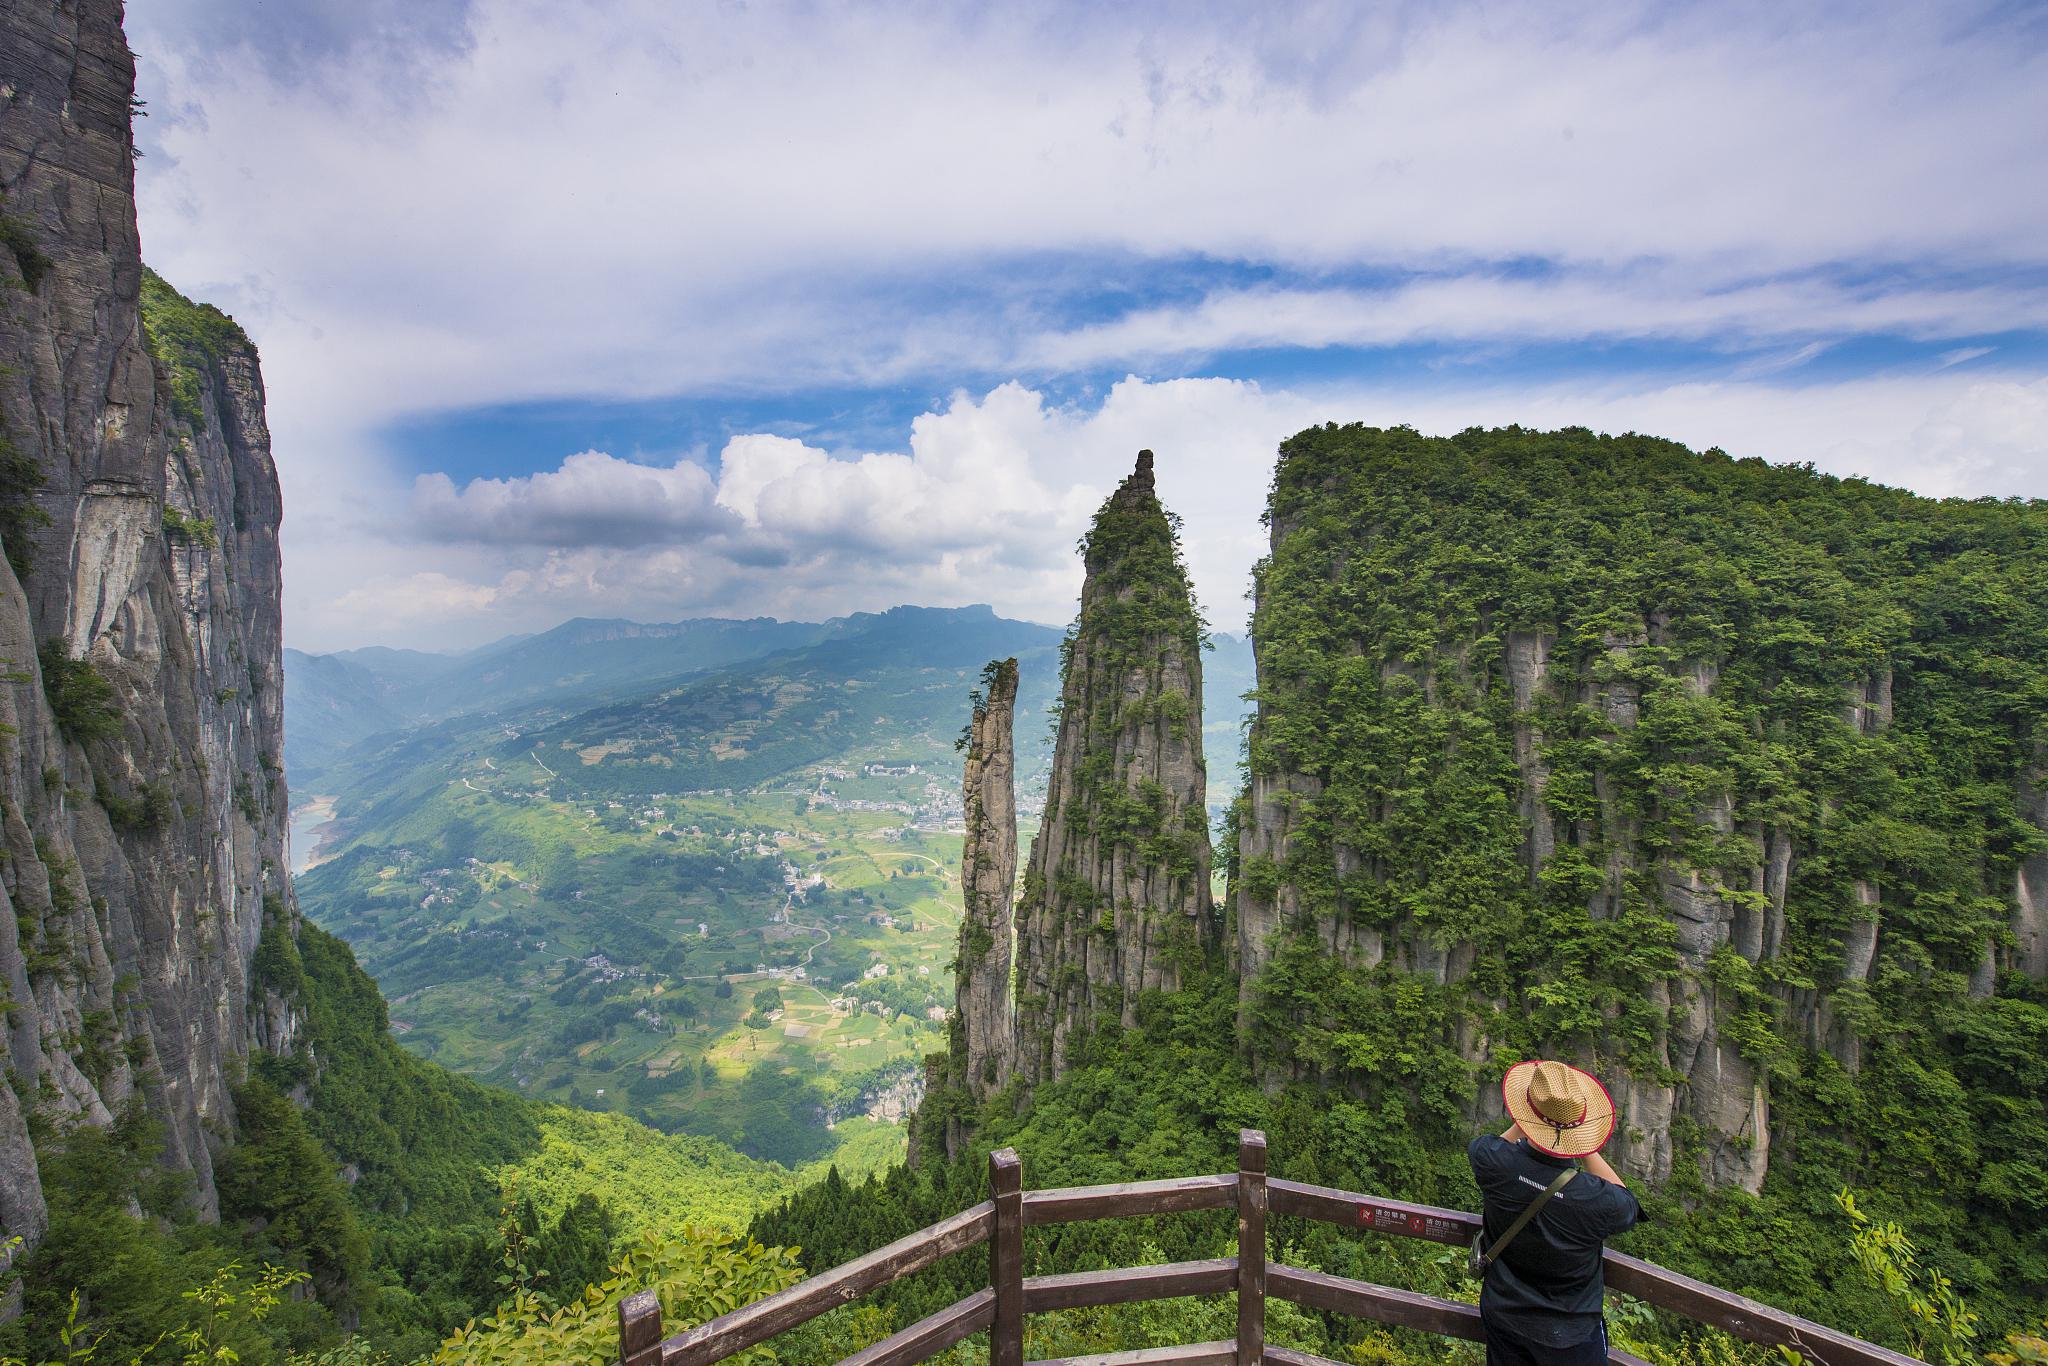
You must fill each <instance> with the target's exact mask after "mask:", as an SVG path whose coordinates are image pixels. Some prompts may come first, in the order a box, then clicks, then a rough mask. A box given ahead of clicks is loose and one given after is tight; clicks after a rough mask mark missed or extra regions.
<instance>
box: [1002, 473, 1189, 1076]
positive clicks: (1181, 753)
mask: <svg viewBox="0 0 2048 1366" xmlns="http://www.w3.org/2000/svg"><path fill="white" fill-rule="evenodd" d="M1082 559H1083V562H1084V565H1085V567H1086V570H1087V577H1086V579H1085V580H1084V581H1083V584H1082V588H1081V610H1080V615H1079V617H1078V619H1077V620H1076V622H1075V624H1074V629H1073V631H1072V632H1071V634H1070V635H1069V636H1068V638H1067V642H1066V646H1065V650H1064V656H1065V662H1064V669H1063V672H1062V677H1061V687H1060V703H1059V705H1060V719H1059V730H1058V737H1057V740H1056V741H1055V746H1054V751H1053V767H1052V775H1051V778H1050V780H1049V783H1048V788H1047V793H1046V803H1045V811H1044V816H1043V819H1042V821H1041V824H1040V827H1039V832H1038V837H1037V839H1036V840H1035V841H1034V842H1033V845H1032V849H1031V862H1030V866H1029V869H1028V870H1027V871H1026V873H1025V877H1024V887H1023V891H1022V895H1021V897H1020V900H1019V903H1018V906H1017V913H1016V923H1017V971H1016V977H1017V999H1016V1028H1015V1033H1014V1038H1013V1051H1012V1054H1011V1066H1012V1067H1013V1069H1014V1070H1015V1072H1016V1074H1017V1075H1018V1076H1019V1077H1021V1078H1022V1079H1023V1080H1025V1081H1027V1082H1036V1081H1041V1080H1044V1079H1046V1078H1048V1077H1052V1076H1056V1075H1058V1074H1059V1073H1060V1072H1062V1071H1064V1070H1065V1069H1066V1067H1067V1066H1068V1065H1069V1063H1070V1061H1071V1060H1072V1058H1073V1057H1074V1054H1075V1050H1076V1046H1077V1045H1078V1044H1079V1043H1080V1042H1081V1041H1082V1040H1083V1039H1085V1038H1086V1037H1088V1036H1089V1035H1091V1034H1092V1033H1094V1032H1095V1031H1097V1030H1099V1029H1101V1028H1104V1027H1112V1028H1113V1027H1116V1026H1129V1025H1131V1024H1133V1023H1134V1022H1135V1015H1134V1009H1135V1005H1136V1000H1137V997H1138V995H1139V993H1140V992H1145V991H1158V990H1166V991H1171V990H1174V989H1176V988H1178V987H1179V986H1180V985H1181V982H1182V980H1183V979H1184V977H1185V975H1186V974H1187V972H1188V971H1189V970H1190V969H1191V968H1193V967H1195V966H1196V965H1198V964H1199V963H1200V962H1201V961H1202V960H1203V957H1204V956H1205V955H1206V954H1207V953H1208V952H1209V951H1210V950H1211V949H1212V947H1213V946H1214V945H1215V943H1216V940H1217V927H1216V917H1215V908H1214V904H1213V902H1212V900H1211V898H1210V894H1209V868H1210V849H1209V828H1208V809H1207V796H1208V785H1207V773H1206V770H1205V768H1204V765H1203V759H1202V657H1201V651H1202V623H1201V619H1200V617H1199V616H1198V615H1197V613H1196V611H1195V604H1194V598H1193V595H1192V593H1191V592H1190V591H1189V588H1188V579H1187V571H1186V568H1185V566H1183V565H1182V563H1181V560H1180V551H1179V546H1178V543H1177V537H1176V523H1175V521H1174V519H1173V518H1172V516H1171V515H1170V514H1169V513H1168V512H1167V511H1166V509H1165V508H1164V507H1162V506H1161V505H1160V502H1159V496H1158V493H1157V491H1156V490H1155V488H1154V485H1153V472H1152V452H1150V451H1140V452H1139V453H1138V461H1137V466H1136V468H1135V469H1133V470H1132V471H1131V474H1130V476H1129V477H1128V478H1126V479H1125V480H1124V481H1123V482H1122V483H1121V484H1120V485H1118V486H1117V489H1116V492H1115V493H1114V494H1112V495H1111V496H1110V498H1109V501H1108V502H1106V503H1105V504H1103V506H1102V509H1101V510H1100V511H1099V512H1098V513H1096V516H1095V521H1094V523H1093V525H1092V526H1091V527H1090V528H1089V531H1088V535H1087V537H1086V538H1085V540H1084V541H1083V543H1082Z"/></svg>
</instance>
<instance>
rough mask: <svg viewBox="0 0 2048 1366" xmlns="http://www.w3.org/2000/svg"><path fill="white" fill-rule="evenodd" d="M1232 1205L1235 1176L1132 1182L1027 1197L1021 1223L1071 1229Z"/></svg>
mask: <svg viewBox="0 0 2048 1366" xmlns="http://www.w3.org/2000/svg"><path fill="white" fill-rule="evenodd" d="M1236 1199H1237V1173H1235V1172H1229V1173H1226V1174H1224V1175H1222V1176H1177V1177H1173V1178H1172V1179H1170V1180H1166V1181H1130V1182H1125V1183H1124V1184H1122V1185H1115V1186H1067V1187H1064V1188H1061V1189H1057V1190H1042V1191H1025V1192H1024V1222H1025V1223H1026V1224H1031V1225H1037V1224H1069V1223H1075V1222H1078V1221H1080V1220H1083V1219H1117V1218H1122V1217H1124V1216H1126V1215H1132V1214H1180V1213H1184V1212H1186V1211H1188V1210H1201V1209H1227V1208H1229V1206H1230V1205H1231V1203H1232V1202H1234V1201H1235V1200H1236Z"/></svg>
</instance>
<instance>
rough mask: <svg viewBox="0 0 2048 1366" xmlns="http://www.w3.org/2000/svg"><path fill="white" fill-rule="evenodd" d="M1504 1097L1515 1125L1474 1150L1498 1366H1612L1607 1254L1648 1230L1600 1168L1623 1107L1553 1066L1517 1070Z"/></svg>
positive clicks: (1491, 1353) (1485, 1293) (1574, 1072)
mask: <svg viewBox="0 0 2048 1366" xmlns="http://www.w3.org/2000/svg"><path fill="white" fill-rule="evenodd" d="M1501 1095H1502V1098H1503V1099H1504V1100H1505V1101H1506V1103H1507V1109H1508V1113H1509V1114H1510V1115H1512V1116H1513V1117H1514V1121H1515V1122H1514V1123H1512V1124H1510V1125H1509V1126H1508V1128H1507V1131H1506V1132H1505V1133H1503V1134H1501V1135H1499V1136H1497V1137H1496V1136H1494V1135H1492V1134H1485V1135H1482V1136H1480V1137H1479V1138H1475V1139H1473V1140H1472V1143H1471V1145H1470V1146H1469V1147H1468V1148H1467V1149H1466V1156H1467V1157H1468V1158H1469V1159H1470V1160H1471V1163H1472V1175H1473V1177H1474V1179H1476V1180H1477V1181H1478V1183H1479V1190H1480V1193H1481V1195H1482V1196H1483V1197H1484V1198H1485V1207H1484V1210H1485V1232H1484V1234H1483V1238H1482V1242H1481V1243H1480V1244H1479V1246H1478V1247H1477V1248H1476V1249H1475V1260H1474V1268H1475V1270H1476V1271H1478V1272H1479V1274H1480V1275H1481V1276H1482V1277H1483V1278H1484V1279H1483V1280H1482V1283H1481V1288H1480V1293H1479V1316H1480V1320H1481V1322H1482V1323H1483V1324H1484V1325H1485V1328H1486V1360H1487V1366H1554V1364H1555V1366H1564V1364H1565V1363H1569V1364H1570V1366H1579V1364H1580V1363H1585V1364H1586V1366H1593V1364H1594V1363H1601V1362H1605V1361H1606V1360H1607V1328H1606V1321H1605V1320H1604V1319H1603V1317H1602V1316H1601V1293H1602V1289H1603V1287H1602V1284H1601V1276H1600V1257H1601V1253H1602V1251H1603V1247H1602V1244H1603V1243H1604V1242H1605V1240H1606V1239H1608V1238H1611V1237H1613V1236H1614V1235H1615V1234H1618V1233H1623V1232H1626V1231H1627V1230H1629V1229H1631V1228H1633V1227H1635V1224H1636V1221H1637V1220H1639V1219H1640V1218H1642V1207H1641V1206H1640V1205H1638V1204H1637V1203H1636V1198H1635V1196H1633V1195H1631V1194H1630V1193H1629V1191H1628V1188H1627V1185H1626V1183H1624V1182H1623V1181H1622V1179H1621V1177H1620V1175H1619V1174H1618V1173H1616V1172H1615V1170H1614V1168H1613V1167H1612V1166H1610V1165H1609V1164H1608V1163H1607V1160H1606V1159H1605V1158H1603V1157H1601V1156H1600V1149H1601V1148H1602V1147H1603V1146H1605V1145H1606V1143H1607V1139H1608V1137H1609V1135H1611V1134H1612V1133H1613V1132H1614V1102H1613V1100H1612V1099H1611V1098H1609V1096H1608V1094H1607V1089H1606V1088H1605V1087H1603V1086H1602V1085H1601V1084H1600V1083H1599V1081H1598V1080H1597V1079H1596V1078H1594V1076H1593V1075H1592V1074H1591V1073H1589V1072H1583V1071H1581V1070H1579V1069H1578V1068H1576V1067H1573V1066H1571V1065H1569V1064H1567V1063H1562V1062H1547V1061H1545V1062H1533V1061H1532V1062H1524V1063H1518V1064H1517V1065H1516V1066H1514V1067H1512V1068H1510V1069H1509V1070H1508V1074H1507V1076H1506V1077H1504V1078H1502V1080H1501ZM1574 1159H1577V1160H1579V1161H1582V1162H1583V1163H1584V1170H1579V1169H1578V1168H1575V1167H1574V1166H1573V1161H1574ZM1532 1206H1534V1207H1535V1208H1534V1212H1533V1217H1528V1216H1530V1215H1531V1207H1532Z"/></svg>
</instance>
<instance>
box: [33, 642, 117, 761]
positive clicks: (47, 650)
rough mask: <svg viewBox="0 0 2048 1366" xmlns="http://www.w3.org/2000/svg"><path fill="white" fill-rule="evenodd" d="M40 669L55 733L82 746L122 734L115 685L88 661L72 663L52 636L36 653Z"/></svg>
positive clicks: (62, 646) (68, 653) (71, 659)
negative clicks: (115, 699)
mask: <svg viewBox="0 0 2048 1366" xmlns="http://www.w3.org/2000/svg"><path fill="white" fill-rule="evenodd" d="M36 657H37V659H38V660H39V661H40V662H41V664H42V667H43V695H44V696H45V697H47V698H49V700H50V710H51V712H52V713H54V714H55V715H56V718H57V729H58V730H60V731H62V732H63V733H64V736H65V738H66V739H69V740H76V741H78V742H79V743H80V744H85V743H86V742H88V741H92V740H108V739H112V738H113V737H114V736H116V735H119V734H120V733H121V711H120V708H119V707H118V706H117V705H116V704H115V701H114V685H113V684H112V683H111V682H109V681H108V680H107V676H106V675H105V674H103V673H101V672H100V671H99V670H98V669H97V668H95V667H94V666H93V663H92V661H91V660H87V659H73V658H72V657H71V651H70V650H69V649H68V648H67V647H66V646H65V644H64V641H63V639H62V638H60V637H58V636H51V637H50V638H49V639H48V640H46V641H44V642H43V647H42V649H40V650H38V651H37V652H36Z"/></svg>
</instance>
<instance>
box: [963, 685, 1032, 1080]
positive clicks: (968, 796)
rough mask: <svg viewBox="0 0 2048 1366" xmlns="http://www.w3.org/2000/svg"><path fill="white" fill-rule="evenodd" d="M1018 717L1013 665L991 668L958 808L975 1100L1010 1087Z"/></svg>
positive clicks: (967, 1037) (966, 1038)
mask: <svg viewBox="0 0 2048 1366" xmlns="http://www.w3.org/2000/svg"><path fill="white" fill-rule="evenodd" d="M1016 710H1017V661H1016V660H1014V659H1005V660H1001V661H998V662H996V663H992V664H990V665H989V666H988V668H987V669H986V670H984V671H983V673H982V691H981V693H980V694H979V696H978V698H977V700H976V702H975V705H974V716H973V720H972V721H971V722H970V723H969V730H968V739H967V768H966V776H965V779H964V781H963V794H962V795H963V797H964V802H963V805H964V806H965V808H966V812H967V838H966V841H965V843H964V844H963V845H962V846H961V851H960V891H961V896H962V900H963V904H964V908H965V914H964V915H962V917H961V920H960V959H959V966H958V967H957V968H956V969H955V977H954V989H955V1000H956V1005H955V1010H956V1012H957V1014H958V1015H959V1017H960V1021H961V1025H962V1043H963V1046H964V1048H965V1050H966V1056H965V1057H964V1058H963V1059H962V1063H963V1071H962V1080H963V1081H964V1083H965V1084H966V1087H967V1089H968V1091H969V1093H970V1094H972V1095H973V1096H974V1098H975V1099H976V1100H983V1099H986V1098H987V1096H988V1095H989V1093H990V1092H992V1091H995V1090H999V1089H1000V1088H1001V1087H1002V1086H1003V1085H1004V1084H1005V1083H1007V1082H1008V1081H1009V1079H1010V1078H1009V1073H1010V1063H1009V1052H1010V1034H1011V1028H1012V1026H1011V1020H1010V962H1011V959H1012V957H1013V956H1014V950H1015V945H1016V934H1015V930H1014V927H1013V926H1012V924H1011V921H1010V912H1011V910H1012V909H1013V907H1014V905H1015V902H1016V896H1017V791H1016V755H1015V752H1014V749H1013V744H1012V736H1011V732H1012V727H1013V725H1014V722H1015V718H1016Z"/></svg>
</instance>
